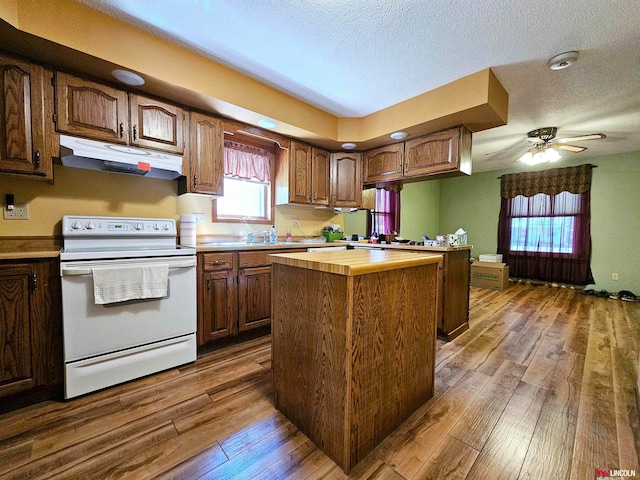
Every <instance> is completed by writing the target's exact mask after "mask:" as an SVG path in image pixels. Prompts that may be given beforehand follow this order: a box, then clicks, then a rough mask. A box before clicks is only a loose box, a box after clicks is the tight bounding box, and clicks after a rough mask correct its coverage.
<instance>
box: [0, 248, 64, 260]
mask: <svg viewBox="0 0 640 480" xmlns="http://www.w3.org/2000/svg"><path fill="white" fill-rule="evenodd" d="M59 256H60V250H45V251H38V252H0V260H25V259H29V258H58V257H59Z"/></svg>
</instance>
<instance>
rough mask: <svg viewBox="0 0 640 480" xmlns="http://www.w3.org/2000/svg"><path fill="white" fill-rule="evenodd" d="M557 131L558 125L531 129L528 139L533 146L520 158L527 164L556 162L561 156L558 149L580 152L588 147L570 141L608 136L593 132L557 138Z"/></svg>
mask: <svg viewBox="0 0 640 480" xmlns="http://www.w3.org/2000/svg"><path fill="white" fill-rule="evenodd" d="M557 133H558V128H557V127H544V128H537V129H535V130H531V131H530V132H529V133H527V141H529V142H530V143H532V144H533V146H532V147H531V148H530V149H529V150H527V151H526V152H525V154H524V155H522V157H520V158H519V160H520V161H521V162H523V163H526V164H527V165H537V164H539V163H546V162H555V161H557V160H559V159H560V158H561V157H560V154H559V153H558V150H565V151H568V152H573V153H580V152H584V151H585V150H586V149H587V147H581V146H578V145H572V144H571V143H570V142H583V141H585V140H597V139H600V138H607V136H606V135H605V134H604V133H591V134H589V135H580V136H577V137H567V138H556V134H557Z"/></svg>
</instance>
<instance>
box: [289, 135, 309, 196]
mask: <svg viewBox="0 0 640 480" xmlns="http://www.w3.org/2000/svg"><path fill="white" fill-rule="evenodd" d="M311 188H312V186H311V147H310V146H309V145H305V144H303V143H298V142H295V141H291V145H290V147H289V202H290V203H311Z"/></svg>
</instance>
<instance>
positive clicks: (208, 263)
mask: <svg viewBox="0 0 640 480" xmlns="http://www.w3.org/2000/svg"><path fill="white" fill-rule="evenodd" d="M202 266H203V270H204V271H205V272H214V271H219V270H233V269H234V267H235V254H234V253H205V254H203V255H202Z"/></svg>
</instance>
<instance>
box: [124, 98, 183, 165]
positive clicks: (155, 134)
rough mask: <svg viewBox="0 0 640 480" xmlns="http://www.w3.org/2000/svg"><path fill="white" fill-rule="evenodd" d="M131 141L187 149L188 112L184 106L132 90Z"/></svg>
mask: <svg viewBox="0 0 640 480" xmlns="http://www.w3.org/2000/svg"><path fill="white" fill-rule="evenodd" d="M129 111H130V119H131V129H130V135H131V136H130V138H131V140H130V144H131V145H138V146H140V147H149V148H159V149H162V150H166V151H169V152H174V153H178V154H181V153H183V152H184V123H185V115H184V111H183V110H182V108H180V107H178V106H176V105H172V104H170V103H164V102H161V101H159V100H155V99H150V98H146V97H143V96H140V95H137V94H134V93H130V94H129Z"/></svg>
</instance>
